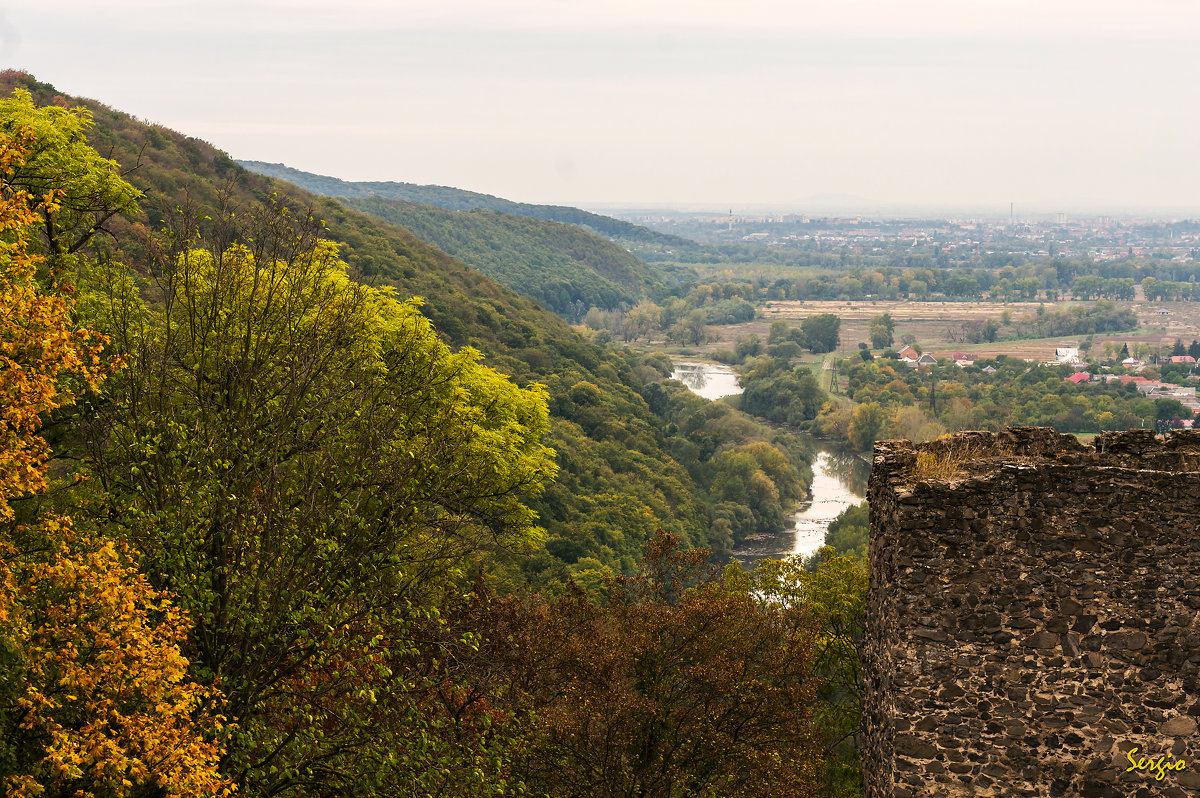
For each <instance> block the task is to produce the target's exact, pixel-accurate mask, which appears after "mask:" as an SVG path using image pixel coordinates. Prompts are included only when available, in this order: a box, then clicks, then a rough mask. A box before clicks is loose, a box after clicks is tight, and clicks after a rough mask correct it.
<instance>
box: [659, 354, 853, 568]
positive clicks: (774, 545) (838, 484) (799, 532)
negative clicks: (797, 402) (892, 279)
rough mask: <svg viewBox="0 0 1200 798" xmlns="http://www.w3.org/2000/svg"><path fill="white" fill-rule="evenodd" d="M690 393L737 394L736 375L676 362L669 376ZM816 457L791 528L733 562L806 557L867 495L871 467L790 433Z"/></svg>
mask: <svg viewBox="0 0 1200 798" xmlns="http://www.w3.org/2000/svg"><path fill="white" fill-rule="evenodd" d="M671 377H672V378H673V379H677V380H679V381H680V382H682V383H683V384H684V385H686V386H687V387H688V388H689V389H690V390H691V391H692V392H693V393H695V394H696V395H698V396H702V397H704V398H705V399H708V400H711V401H716V400H717V399H720V398H721V397H722V396H730V395H733V394H739V393H741V392H742V389H741V386H739V385H738V382H737V374H735V373H734V372H733V370H732V369H729V368H727V367H726V366H721V365H718V364H716V363H694V362H676V363H675V370H674V371H673V372H672V373H671ZM794 434H795V435H796V436H797V437H799V438H802V439H804V440H805V441H806V442H807V443H808V445H809V446H810V448H811V449H812V450H813V451H814V452H816V459H814V460H813V463H812V469H813V482H812V486H811V488H810V495H811V496H812V501H811V502H810V503H809V504H808V505H806V506H803V507H802V508H801V509H800V510H798V511H797V512H795V513H794V514H792V515H791V516H790V518H789V519H788V520H789V521H790V522H791V523H792V526H791V527H790V528H789V529H785V530H784V531H783V532H781V533H779V534H778V535H773V536H763V537H760V538H754V539H751V540H746V541H743V542H742V544H741V545H740V546H739V547H738V548H737V550H736V551H734V552H733V556H734V557H735V558H737V559H738V560H739V561H741V563H742V564H743V565H745V566H747V567H749V568H753V567H754V564H755V563H756V562H757V561H758V560H761V559H765V558H768V557H786V556H788V555H789V554H798V555H801V556H808V555H810V554H812V553H813V552H815V551H816V550H817V549H819V548H821V546H822V545H824V543H825V530H826V529H828V528H829V522H830V521H832V520H833V519H835V518H837V517H838V515H839V514H840V513H841V512H842V511H843V510H845V509H846V508H847V507H850V506H852V505H855V504H858V503H859V502H861V501H862V500H863V497H864V496H865V495H866V492H867V480H868V479H869V478H870V476H871V464H870V462H868V461H867V460H865V459H863V458H862V457H860V456H858V455H857V454H855V453H854V452H851V451H847V450H845V449H842V448H838V447H835V446H832V445H831V444H829V443H828V442H826V441H818V440H816V439H815V438H813V437H812V436H811V435H807V434H806V433H803V432H795V433H794Z"/></svg>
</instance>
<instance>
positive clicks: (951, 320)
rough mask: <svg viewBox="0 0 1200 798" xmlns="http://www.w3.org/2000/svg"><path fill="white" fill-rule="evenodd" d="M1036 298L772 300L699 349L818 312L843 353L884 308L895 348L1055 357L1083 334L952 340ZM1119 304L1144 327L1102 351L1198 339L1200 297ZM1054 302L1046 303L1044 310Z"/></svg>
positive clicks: (1032, 309) (1029, 307)
mask: <svg viewBox="0 0 1200 798" xmlns="http://www.w3.org/2000/svg"><path fill="white" fill-rule="evenodd" d="M1039 304H1041V303H1037V302H1009V303H1001V302H889V301H856V302H846V301H822V302H768V303H766V304H765V305H764V306H763V308H762V309H761V312H760V314H759V317H758V318H756V319H755V320H753V321H750V322H746V323H744V324H732V325H723V326H714V327H710V328H709V331H710V333H711V334H713V335H714V336H715V339H714V340H713V341H710V342H709V344H708V345H707V346H706V347H700V348H698V349H696V350H695V351H697V354H703V352H705V351H712V350H713V349H731V348H733V346H734V345H735V344H736V342H737V341H738V339H740V338H743V337H745V336H747V335H749V334H750V333H755V334H757V335H758V336H759V338H762V339H763V340H766V337H767V332H768V329H769V328H770V325H771V322H773V321H777V320H784V321H787V322H788V323H789V324H792V325H793V326H798V325H799V324H800V322H801V321H802V320H803V319H805V318H807V317H808V316H814V315H817V314H820V313H833V314H835V315H837V316H838V317H840V318H841V320H842V333H841V338H842V346H841V350H842V354H853V353H854V352H855V351H857V349H858V342H859V341H867V340H869V339H868V335H867V330H868V327H869V325H870V321H871V318H872V317H874V316H878V315H880V314H882V313H890V314H891V316H892V319H893V320H894V321H895V323H896V332H895V337H896V347H897V348H899V347H900V346H901V343H900V342H901V340H902V338H903V337H904V336H905V335H906V334H908V335H912V336H914V337H915V338H916V341H917V344H918V345H919V346H920V347H921V349H922V350H923V351H929V352H933V354H934V355H935V356H936V355H949V354H950V353H951V352H955V351H961V352H972V353H975V354H977V355H980V356H984V357H992V356H995V355H1000V354H1005V355H1009V356H1011V357H1019V358H1023V359H1027V360H1052V359H1053V358H1054V350H1055V348H1057V347H1067V346H1078V345H1079V344H1080V342H1081V341H1082V340H1083V339H1084V337H1085V336H1080V335H1077V336H1063V337H1055V338H1039V339H1026V340H1015V341H996V342H994V343H990V344H987V343H985V344H967V343H962V342H961V341H956V340H954V337H955V336H954V331H955V330H956V328H961V326H962V325H963V324H964V323H966V322H978V321H983V320H985V319H988V318H998V317H999V316H1000V315H1001V314H1002V313H1003V312H1004V311H1005V310H1008V311H1010V312H1011V313H1012V315H1013V317H1014V319H1019V318H1020V317H1021V316H1022V315H1024V314H1026V313H1036V312H1037V309H1038V306H1039ZM1117 304H1118V305H1119V306H1127V307H1129V308H1130V309H1132V310H1133V311H1134V313H1135V314H1137V317H1138V321H1139V324H1140V329H1139V330H1138V331H1137V332H1135V333H1130V334H1122V333H1102V334H1100V335H1097V336H1096V337H1095V340H1094V343H1093V346H1094V348H1095V351H1096V352H1098V353H1103V351H1104V342H1105V341H1112V342H1114V343H1115V344H1116V345H1118V346H1119V345H1120V344H1122V343H1128V344H1129V345H1130V347H1132V346H1133V345H1134V344H1135V343H1145V344H1149V345H1150V346H1157V345H1163V346H1167V347H1169V346H1170V345H1171V344H1172V343H1174V341H1175V339H1176V338H1178V339H1181V340H1182V341H1183V342H1184V344H1188V343H1190V342H1191V341H1192V339H1194V338H1200V302H1154V303H1150V302H1137V301H1133V302H1122V303H1117ZM1053 306H1054V305H1053V304H1052V303H1046V304H1045V307H1046V309H1050V308H1051V307H1053ZM1160 310H1167V311H1169V315H1167V316H1161V315H1159V311H1160ZM823 359H824V358H823V356H808V357H806V358H805V360H806V361H808V360H812V361H814V362H816V361H820V360H823Z"/></svg>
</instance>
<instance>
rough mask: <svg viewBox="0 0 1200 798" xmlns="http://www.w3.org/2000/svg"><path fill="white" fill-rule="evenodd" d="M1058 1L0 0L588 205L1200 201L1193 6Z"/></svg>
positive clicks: (225, 85) (352, 131) (44, 34)
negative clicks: (433, 0)
mask: <svg viewBox="0 0 1200 798" xmlns="http://www.w3.org/2000/svg"><path fill="white" fill-rule="evenodd" d="M1045 5H1048V4H1042V3H1037V2H1033V1H1032V0H916V1H915V2H910V3H905V4H895V3H886V2H884V1H883V0H837V2H834V0H810V1H809V2H801V3H794V2H793V3H787V2H782V1H781V0H751V1H750V2H745V3H741V4H737V5H736V7H731V6H730V5H729V4H727V3H718V2H715V1H713V2H687V3H684V2H679V1H678V0H671V1H670V2H668V1H666V0H660V1H659V2H653V1H652V2H641V3H635V2H632V0H616V1H615V2H610V3H607V4H604V5H603V6H600V7H588V8H583V7H580V8H576V7H573V6H568V5H566V4H563V3H560V2H553V1H552V0H509V1H508V2H491V1H489V0H466V1H463V0H457V1H452V2H444V3H440V4H437V5H430V4H426V3H415V2H383V0H347V1H346V2H342V3H339V4H336V5H330V4H328V3H321V2H283V0H248V1H247V2H240V3H232V2H214V3H198V2H181V3H173V4H162V3H157V2H151V0H114V2H112V3H106V4H103V5H96V4H92V3H84V2H80V1H79V0H74V1H72V2H67V1H65V0H44V1H43V2H41V3H38V4H36V6H35V5H32V4H28V5H26V4H20V5H7V6H3V7H0V42H2V45H0V52H2V53H3V60H4V63H5V66H8V67H12V68H19V69H26V70H28V71H29V72H31V73H32V74H33V75H35V76H36V77H37V78H38V79H39V80H43V81H47V82H50V83H52V84H54V85H55V86H56V87H57V88H58V89H59V90H60V91H63V92H64V93H69V94H77V95H83V96H87V97H92V98H95V99H97V100H100V101H101V102H104V103H106V104H108V105H110V106H112V107H114V108H117V109H119V110H122V111H127V112H129V113H132V114H134V115H136V116H138V117H141V118H144V119H148V120H150V121H153V122H157V123H161V124H163V125H166V126H167V127H170V128H173V129H176V130H179V131H181V132H184V133H186V134H189V135H193V136H197V137H199V138H203V139H205V140H207V141H210V142H212V143H213V144H214V145H216V146H217V147H220V148H221V149H223V150H226V151H227V152H229V153H230V154H231V155H232V156H233V157H235V158H240V159H255V160H264V161H271V162H283V163H286V164H288V165H289V166H292V167H295V168H297V169H301V170H304V171H309V172H315V173H319V174H326V175H332V176H335V177H340V178H343V179H346V180H395V181H401V182H410V183H420V184H436V185H449V186H455V187H459V188H464V189H469V190H472V191H479V192H483V193H488V194H495V195H498V196H503V197H507V198H510V199H514V200H519V201H525V202H537V203H559V204H574V205H581V206H584V207H598V206H602V205H609V206H621V207H636V206H659V207H663V206H672V205H677V206H689V207H695V206H705V205H711V206H712V207H713V208H715V209H728V208H730V207H733V208H734V209H735V210H736V209H737V207H738V206H743V207H748V206H755V207H771V208H778V209H781V210H783V209H791V210H793V211H794V212H801V213H802V212H806V211H807V212H817V211H811V210H809V209H808V208H806V207H805V203H806V202H811V200H812V198H814V197H816V198H819V197H830V196H838V195H841V196H851V197H854V198H856V199H855V200H854V201H853V202H851V203H845V204H847V205H855V204H861V205H867V206H875V207H879V208H890V209H903V208H944V209H950V210H953V209H960V211H961V212H976V211H980V210H985V209H994V212H995V214H996V215H1005V214H1006V212H1007V209H1008V206H1009V203H1010V202H1014V203H1015V204H1016V207H1017V209H1018V215H1019V214H1020V212H1021V210H1022V209H1024V210H1025V211H1026V212H1027V213H1030V214H1033V213H1056V212H1066V213H1068V214H1079V215H1083V214H1086V213H1104V212H1110V213H1113V214H1137V213H1139V212H1150V211H1157V212H1160V213H1168V214H1171V213H1188V212H1193V213H1194V212H1197V211H1198V210H1200V195H1198V194H1197V191H1196V186H1198V185H1200V158H1197V157H1196V156H1197V145H1196V143H1195V138H1194V131H1195V130H1196V129H1198V128H1200V109H1198V108H1196V107H1195V104H1194V103H1191V102H1189V99H1188V96H1187V93H1186V89H1187V87H1189V86H1190V85H1193V84H1194V79H1195V78H1196V77H1197V73H1198V72H1200V55H1198V54H1197V48H1196V47H1195V46H1194V43H1195V41H1197V38H1198V34H1200V6H1195V5H1194V4H1190V3H1184V2H1173V0H1157V1H1156V2H1146V3H1142V4H1139V6H1138V7H1137V8H1136V9H1134V8H1133V7H1131V6H1128V5H1127V4H1125V3H1117V2H1092V3H1083V2H1080V1H1079V0H1068V1H1067V2H1062V3H1057V4H1054V7H1052V8H1046V7H1043V6H1045ZM836 204H837V203H831V205H836Z"/></svg>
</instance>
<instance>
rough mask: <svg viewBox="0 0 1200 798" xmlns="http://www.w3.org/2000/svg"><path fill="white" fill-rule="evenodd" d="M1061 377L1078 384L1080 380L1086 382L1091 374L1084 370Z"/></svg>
mask: <svg viewBox="0 0 1200 798" xmlns="http://www.w3.org/2000/svg"><path fill="white" fill-rule="evenodd" d="M1063 379H1064V380H1066V381H1067V382H1073V383H1075V384H1076V385H1078V384H1079V383H1081V382H1087V381H1088V380H1090V379H1091V375H1090V374H1088V373H1087V372H1086V371H1077V372H1075V373H1074V374H1072V375H1071V376H1070V377H1063Z"/></svg>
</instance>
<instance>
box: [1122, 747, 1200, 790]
mask: <svg viewBox="0 0 1200 798" xmlns="http://www.w3.org/2000/svg"><path fill="white" fill-rule="evenodd" d="M1137 750H1138V747H1137V746H1136V745H1135V746H1134V747H1133V748H1132V750H1130V751H1129V753H1127V754H1125V758H1126V759H1128V760H1129V767H1127V768H1125V772H1126V773H1128V772H1129V771H1131V770H1153V771H1154V772H1155V773H1156V774H1157V775H1155V777H1154V780H1155V781H1162V780H1163V777H1164V776H1166V775H1167V771H1168V770H1183V769H1184V768H1186V767H1187V761H1186V760H1183V759H1177V760H1175V761H1174V762H1170V763H1168V762H1167V757H1169V756H1171V754H1163V755H1162V756H1160V757H1158V758H1157V759H1155V758H1154V757H1146V756H1140V757H1138V758H1137V759H1134V758H1133V755H1134V754H1136V753H1137Z"/></svg>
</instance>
